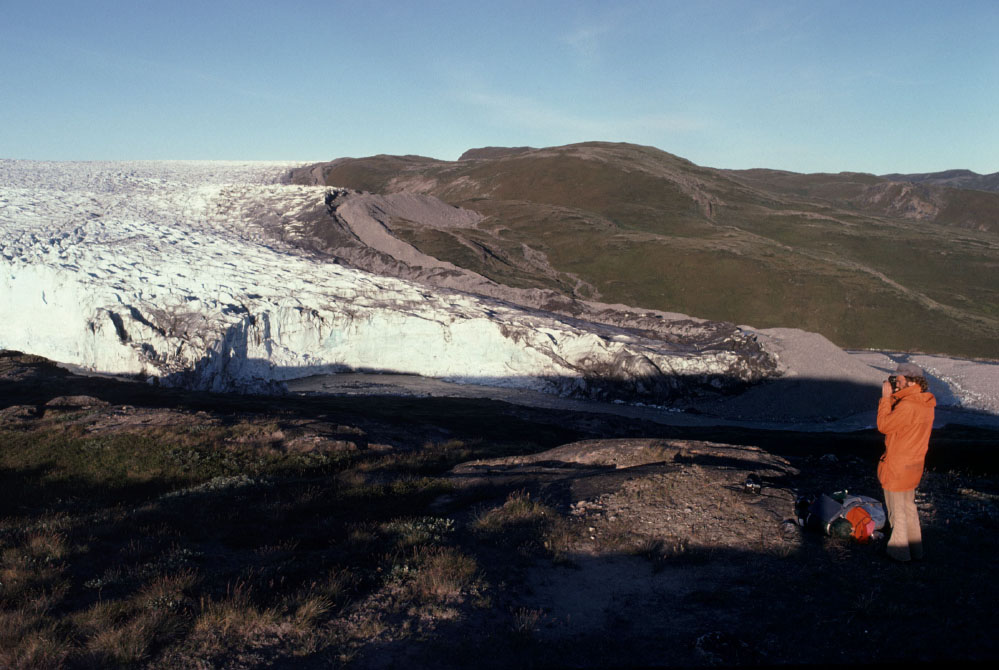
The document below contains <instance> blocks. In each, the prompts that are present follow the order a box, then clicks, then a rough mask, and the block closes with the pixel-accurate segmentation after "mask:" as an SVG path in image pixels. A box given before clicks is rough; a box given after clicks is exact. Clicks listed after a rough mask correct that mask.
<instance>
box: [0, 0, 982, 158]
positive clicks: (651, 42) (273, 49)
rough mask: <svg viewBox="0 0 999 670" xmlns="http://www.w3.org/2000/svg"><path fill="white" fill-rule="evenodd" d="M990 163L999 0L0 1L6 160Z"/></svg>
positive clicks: (0, 142)
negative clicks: (600, 149) (508, 158)
mask: <svg viewBox="0 0 999 670" xmlns="http://www.w3.org/2000/svg"><path fill="white" fill-rule="evenodd" d="M587 140H607V141H624V142H635V143H638V144H646V145H652V146H655V147H658V148H660V149H663V150H665V151H669V152H670V153H674V154H677V155H680V156H683V157H684V158H688V159H690V160H692V161H694V162H695V163H698V164H701V165H708V166H712V167H724V168H749V167H770V168H777V169H785V170H794V171H797V172H820V171H821V172H838V171H841V170H854V171H862V172H873V173H877V174H882V173H887V172H928V171H936V170H944V169H949V168H968V169H972V170H975V171H977V172H982V173H990V172H995V171H999V2H996V1H994V0H982V1H979V2H975V1H961V0H955V1H954V2H940V1H936V2H919V1H910V2H901V1H892V0H883V1H871V0H865V1H857V2H853V1H848V0H840V1H839V2H826V1H824V0H797V1H790V0H786V1H785V0H744V1H735V0H731V1H729V0H726V1H722V0H683V1H679V2H674V1H672V0H661V1H650V2H637V1H632V0H619V1H617V2H591V1H587V0H577V1H558V2H556V1H545V0H532V1H531V2H506V1H504V0H495V1H494V2H491V3H482V2H472V1H471V0H466V1H464V2H445V1H441V2H419V1H417V0H409V1H403V0H365V1H363V2H348V1H343V2H340V1H336V0H328V1H327V2H312V1H308V0H282V1H281V2H277V1H275V0H270V1H267V2H256V1H247V2H226V1H215V0H198V1H196V2H188V1H187V0H171V1H169V2H164V1H162V0H160V1H157V2H147V1H144V0H130V1H122V2H101V1H98V0H93V1H83V0H79V1H76V2H44V1H42V0H40V1H39V2H28V1H26V0H0V157H3V158H31V159H46V160H91V159H92V160H104V159H144V158H148V159H171V158H180V159H240V160H242V159H261V160H270V159H277V160H283V159H291V160H328V159H332V158H336V157H341V156H367V155H372V154H377V153H392V154H421V155H425V156H433V157H436V158H442V159H447V160H453V159H455V158H457V157H458V156H459V155H460V154H461V153H462V152H463V151H464V150H465V149H468V148H471V147H480V146H521V145H530V146H537V147H540V146H553V145H560V144H568V143H571V142H581V141H587Z"/></svg>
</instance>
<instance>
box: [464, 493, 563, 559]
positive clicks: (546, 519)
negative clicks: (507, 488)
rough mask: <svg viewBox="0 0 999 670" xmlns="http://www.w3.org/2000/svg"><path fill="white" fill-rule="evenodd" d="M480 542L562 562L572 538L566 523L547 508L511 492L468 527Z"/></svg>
mask: <svg viewBox="0 0 999 670" xmlns="http://www.w3.org/2000/svg"><path fill="white" fill-rule="evenodd" d="M471 528H472V531H473V532H474V533H475V534H476V535H477V536H478V537H480V538H482V539H483V540H484V541H486V542H488V543H491V544H495V545H503V546H507V547H513V548H515V549H516V550H517V551H518V552H519V553H520V554H522V555H523V556H548V557H550V558H552V559H553V560H555V561H556V562H561V561H566V560H567V559H568V553H569V551H570V549H571V545H572V538H573V535H572V533H571V532H570V530H569V526H568V521H567V520H566V519H565V518H564V517H562V515H561V514H559V513H558V511H557V510H555V509H554V508H552V507H550V506H549V505H547V504H545V503H543V502H541V501H540V500H537V499H535V498H532V497H531V494H530V493H528V492H527V491H515V492H513V493H511V494H510V495H509V496H508V497H507V499H506V501H505V502H504V503H503V504H502V505H501V506H499V507H494V508H492V509H488V510H485V511H484V512H482V513H480V514H479V516H478V517H477V518H476V519H475V521H473V522H472V524H471Z"/></svg>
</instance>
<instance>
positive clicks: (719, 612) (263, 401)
mask: <svg viewBox="0 0 999 670" xmlns="http://www.w3.org/2000/svg"><path fill="white" fill-rule="evenodd" d="M996 437H997V436H996V435H995V433H989V432H987V431H983V430H980V429H970V428H959V427H956V428H949V429H946V430H942V431H939V432H938V433H937V434H936V435H935V436H934V441H933V443H932V444H931V450H932V451H931V456H932V458H931V467H930V470H929V472H928V473H927V475H926V478H925V480H924V484H923V486H922V487H921V489H920V495H919V496H918V498H917V502H918V504H919V507H920V511H921V513H922V515H923V525H924V536H925V538H926V541H927V546H928V560H927V561H926V562H923V563H919V564H912V565H894V564H890V563H888V562H887V560H886V559H885V558H884V556H883V555H882V554H881V553H880V551H879V547H878V546H877V545H858V544H848V543H843V542H841V541H838V540H832V539H829V538H825V537H822V536H818V535H811V534H805V533H801V532H799V531H798V530H797V529H796V528H794V527H787V526H782V523H781V522H782V521H783V520H785V519H787V518H790V517H792V516H793V502H794V498H795V496H796V495H797V494H799V493H807V492H822V491H824V492H831V491H834V490H837V489H841V488H849V489H850V490H851V491H854V492H858V493H865V494H871V495H877V494H878V489H877V483H876V480H875V478H874V466H875V463H876V459H877V456H878V455H879V453H880V446H879V445H880V440H879V438H878V436H877V435H876V434H874V433H873V432H871V431H866V432H862V433H851V434H843V435H835V434H800V433H790V432H760V431H755V432H753V431H746V430H743V429H735V428H677V427H669V426H663V425H657V424H651V423H643V422H641V421H636V420H634V419H626V418H623V417H615V416H613V415H589V414H584V413H579V412H557V411H541V410H532V409H529V408H524V407H516V406H513V405H508V404H506V403H501V402H495V401H486V400H455V399H443V398H431V399H418V398H391V397H381V398H367V397H363V396H358V397H351V398H307V399H302V398H262V397H247V396H243V397H237V396H223V395H209V394H193V393H184V392H179V391H166V390H160V389H153V388H151V387H148V386H145V385H137V384H129V383H125V382H116V381H110V380H106V379H97V378H83V377H76V376H73V375H69V374H67V373H65V372H64V371H61V370H59V369H57V368H55V367H54V366H52V365H51V364H49V363H47V362H46V361H44V360H41V359H37V358H35V357H30V356H20V355H14V354H4V355H3V356H2V357H0V515H2V516H0V584H2V587H0V588H2V591H0V666H3V667H15V668H22V667H23V668H28V667H38V668H49V667H71V668H76V667H115V666H119V667H150V668H166V667H170V668H173V667H180V668H184V667H187V668H204V667H219V668H249V667H262V666H267V667H317V668H318V667H330V666H334V667H336V666H349V667H361V668H365V667H385V666H389V665H393V664H394V665H396V666H400V667H428V668H429V667H435V668H436V667H465V666H468V665H470V664H472V663H474V664H475V665H477V666H485V667H510V666H513V665H519V666H526V667H532V666H533V667H603V666H607V665H644V666H657V665H658V666H690V665H719V664H720V665H751V664H758V663H763V664H774V663H818V662H830V661H834V662H841V663H855V662H871V661H874V660H884V661H909V660H924V661H925V660H942V659H968V660H987V659H993V658H995V657H997V656H999V649H997V643H996V641H995V638H994V636H993V631H994V630H995V626H996V623H997V621H996V615H995V613H994V608H993V604H994V602H996V599H997V597H999V587H996V585H995V584H994V582H993V581H992V580H990V579H988V578H987V575H988V574H989V573H990V570H991V566H992V557H993V556H994V554H995V552H996V549H997V546H996V545H997V543H999V541H997V540H996V538H995V532H994V531H995V529H996V527H997V522H996V520H997V518H999V490H997V489H999V487H997V486H996V484H995V472H996V465H997V464H996V460H995V455H994V453H993V452H994V445H995V442H996ZM750 473H755V474H757V475H758V476H759V477H760V478H761V479H762V481H763V484H764V487H763V492H762V494H761V495H759V496H754V495H751V494H746V493H744V492H743V491H742V486H741V484H742V482H744V481H745V479H746V476H747V475H748V474H750ZM898 639H905V640H907V641H908V644H907V646H904V647H900V646H899V645H898V644H897V643H896V641H897V640H898Z"/></svg>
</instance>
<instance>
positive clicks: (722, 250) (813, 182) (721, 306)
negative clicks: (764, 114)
mask: <svg viewBox="0 0 999 670" xmlns="http://www.w3.org/2000/svg"><path fill="white" fill-rule="evenodd" d="M289 179H290V180H291V181H292V182H295V183H299V184H308V185H328V186H337V187H344V188H349V189H354V190H357V191H367V192H370V193H374V194H383V195H387V194H398V193H410V194H420V195H425V196H432V197H435V198H438V199H440V200H442V201H444V202H446V203H448V204H450V205H453V206H456V207H460V208H463V209H466V210H471V211H473V212H475V213H476V214H478V215H479V216H478V218H476V220H475V221H474V222H471V223H469V224H468V225H457V226H439V225H426V224H425V223H421V222H417V221H413V220H407V219H406V218H405V217H391V216H389V217H385V218H386V221H385V222H384V225H385V228H386V230H388V231H389V232H390V233H391V235H392V236H393V237H395V238H397V239H399V240H402V241H404V242H405V243H407V244H409V245H411V246H412V247H414V248H415V249H417V250H418V251H419V252H420V253H422V254H424V255H426V256H428V257H432V258H435V259H438V260H440V261H445V262H447V263H450V264H452V265H454V266H457V267H460V268H463V269H466V270H470V271H473V272H475V273H477V274H479V275H482V276H484V277H486V278H488V279H490V280H492V281H494V282H496V283H499V284H502V285H505V286H512V287H518V288H523V289H531V290H533V289H543V290H547V291H551V292H554V293H557V294H559V295H562V296H565V297H567V298H570V299H584V300H597V301H601V302H603V303H612V304H614V303H618V304H625V305H631V306H634V307H637V308H645V309H655V310H662V311H665V312H680V313H685V314H692V315H696V316H698V317H703V318H708V319H717V320H725V321H730V322H734V323H746V324H751V325H753V326H757V327H773V326H793V327H798V328H803V329H806V330H811V331H816V332H820V333H822V334H823V335H825V336H827V337H828V338H830V339H831V340H833V341H834V342H836V343H837V344H838V345H840V346H844V347H857V348H866V347H871V348H888V349H906V350H920V351H926V352H935V353H948V354H954V355H965V356H975V357H985V358H997V357H999V347H997V345H996V338H995V333H996V332H999V272H997V271H996V270H997V268H999V237H997V234H996V233H997V230H999V229H997V223H996V222H997V221H999V194H993V193H987V192H982V191H971V190H966V189H953V188H948V187H943V186H936V185H932V184H930V185H926V184H913V183H908V182H898V181H892V180H889V179H885V178H882V177H877V176H874V175H866V174H857V173H841V174H837V175H826V174H815V175H802V174H795V173H790V172H781V171H774V170H741V171H733V170H718V169H713V168H707V167H702V166H698V165H695V164H694V163H691V162H690V161H687V160H685V159H683V158H680V157H678V156H674V155H671V154H668V153H666V152H663V151H660V150H658V149H655V148H651V147H641V146H635V145H629V144H609V143H596V142H594V143H584V144H575V145H568V146H563V147H552V148H545V149H531V148H528V147H519V148H516V149H501V148H496V147H490V148H485V149H476V150H471V151H469V152H466V153H465V154H464V155H463V157H462V159H461V160H458V161H440V160H435V159H430V158H425V157H420V156H373V157H369V158H361V159H339V160H335V161H332V162H329V163H322V164H317V165H312V166H308V167H306V168H302V169H299V170H293V171H291V172H290V173H289ZM320 227H322V226H320Z"/></svg>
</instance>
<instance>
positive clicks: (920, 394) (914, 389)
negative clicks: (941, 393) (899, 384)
mask: <svg viewBox="0 0 999 670" xmlns="http://www.w3.org/2000/svg"><path fill="white" fill-rule="evenodd" d="M892 397H894V398H895V399H896V400H903V399H904V400H905V401H906V402H915V403H919V404H920V405H923V406H924V407H926V408H927V409H932V408H934V407H936V406H937V399H936V396H934V395H933V394H932V393H930V392H929V391H920V390H919V387H918V386H906V387H905V388H904V389H902V390H901V391H898V392H897V393H893V394H892Z"/></svg>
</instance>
